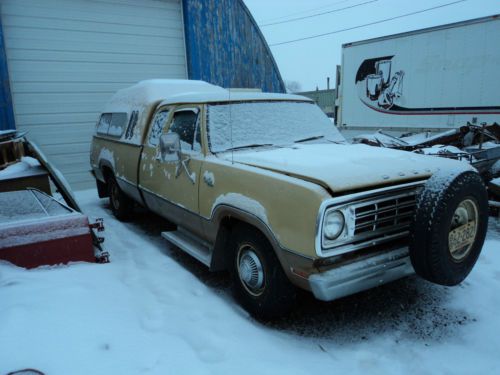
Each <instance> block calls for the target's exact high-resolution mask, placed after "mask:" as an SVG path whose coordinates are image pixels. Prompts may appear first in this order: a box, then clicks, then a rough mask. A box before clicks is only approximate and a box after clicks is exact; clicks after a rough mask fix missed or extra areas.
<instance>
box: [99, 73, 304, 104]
mask: <svg viewBox="0 0 500 375" xmlns="http://www.w3.org/2000/svg"><path fill="white" fill-rule="evenodd" d="M242 100H300V101H311V99H309V98H306V97H303V96H299V95H288V94H268V93H261V92H252V91H240V92H238V91H234V90H227V89H224V88H222V87H220V86H216V85H212V84H210V83H208V82H204V81H195V80H183V79H152V80H146V81H141V82H138V83H137V84H135V85H133V86H130V87H128V88H125V89H122V90H119V91H117V92H116V94H114V95H113V97H112V98H111V99H110V101H109V102H108V104H107V105H106V108H105V112H129V111H130V110H131V109H133V108H134V107H135V108H138V107H143V108H146V107H149V106H151V105H153V104H156V103H159V102H162V103H164V104H181V103H205V102H221V101H242Z"/></svg>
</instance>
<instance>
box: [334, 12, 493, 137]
mask: <svg viewBox="0 0 500 375" xmlns="http://www.w3.org/2000/svg"><path fill="white" fill-rule="evenodd" d="M499 38H500V15H493V16H489V17H483V18H478V19H473V20H467V21H463V22H458V23H454V24H448V25H442V26H437V27H432V28H428V29H421V30H415V31H411V32H406V33H402V34H396V35H389V36H383V37H380V38H375V39H369V40H363V41H359V42H353V43H347V44H344V45H343V46H342V65H341V68H340V69H339V72H338V74H337V86H338V89H337V93H338V98H337V101H336V118H335V120H336V124H337V125H338V126H341V127H342V128H343V129H345V131H346V132H347V134H348V135H349V134H350V133H349V132H351V133H352V134H354V135H355V134H359V132H369V131H370V130H371V129H374V130H378V129H385V130H389V131H394V132H396V131H400V132H412V131H421V130H431V131H446V130H448V129H450V128H458V127H461V126H465V125H467V123H472V124H481V123H483V122H485V123H487V124H493V123H495V122H496V123H500V96H499V95H498V88H499V87H500V68H499V67H500V49H499V48H497V44H496V43H495V41H497V40H498V39H499Z"/></svg>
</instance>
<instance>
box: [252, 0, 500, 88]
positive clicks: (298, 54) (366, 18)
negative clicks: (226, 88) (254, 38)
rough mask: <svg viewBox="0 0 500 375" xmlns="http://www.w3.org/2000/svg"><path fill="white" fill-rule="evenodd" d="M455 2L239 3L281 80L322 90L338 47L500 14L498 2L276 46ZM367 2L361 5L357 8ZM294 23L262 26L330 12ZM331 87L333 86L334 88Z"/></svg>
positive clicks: (497, 43) (475, 0)
mask: <svg viewBox="0 0 500 375" xmlns="http://www.w3.org/2000/svg"><path fill="white" fill-rule="evenodd" d="M454 1H457V0H418V1H415V0H414V1H409V0H308V1H307V0H244V2H245V4H246V5H247V6H248V8H249V9H250V11H251V12H252V14H253V16H254V18H255V20H256V21H257V23H258V24H259V25H261V30H262V32H263V34H264V36H265V38H266V40H267V42H268V44H269V45H270V46H271V51H272V52H273V55H274V58H275V59H276V62H277V63H278V67H279V69H280V71H281V75H282V77H283V79H284V80H288V81H297V82H299V83H300V84H301V88H302V89H303V90H314V89H315V88H316V86H319V88H320V89H321V88H326V77H327V76H330V77H331V79H332V82H333V81H334V80H335V78H334V77H335V66H336V65H337V64H340V59H341V45H342V44H343V43H348V42H354V41H357V40H363V39H368V38H374V37H378V36H382V35H390V34H395V33H400V32H404V31H409V30H416V29H420V28H425V27H431V26H437V25H442V24H447V23H452V22H458V21H463V20H467V19H472V18H478V17H484V16H489V15H493V14H498V13H500V0H465V1H463V2H460V3H457V4H453V5H450V6H445V7H442V8H440V9H435V10H431V11H429V12H424V13H420V14H416V15H412V16H408V17H404V18H401V19H396V20H393V21H388V22H384V23H380V24H377V25H372V26H368V27H362V28H358V29H355V30H350V31H345V32H340V33H336V34H333V35H328V36H323V37H320V38H315V39H309V40H304V41H300V42H296V43H289V44H283V45H277V46H272V45H273V44H275V43H280V42H286V41H289V40H293V39H298V38H302V37H307V36H311V35H315V34H322V33H328V32H332V31H336V30H339V29H344V28H350V27H353V26H358V25H362V24H366V23H370V22H375V21H379V20H383V19H386V18H391V17H395V16H399V15H403V14H406V13H412V12H416V11H420V10H423V9H426V8H432V7H436V6H439V5H443V4H447V3H451V2H454ZM362 3H366V4H363V5H360V6H356V5H358V4H362ZM346 7H352V8H350V9H345V10H341V11H338V12H331V13H327V14H324V15H320V16H317V17H311V18H306V19H302V20H297V21H294V22H287V23H282V24H277V25H270V26H263V25H264V24H268V23H274V22H280V21H285V20H289V19H291V18H298V17H304V16H310V15H314V14H318V13H322V12H329V11H333V10H336V9H339V8H346ZM491 47H492V48H500V40H499V37H498V35H495V36H492V40H491ZM333 85H334V83H333Z"/></svg>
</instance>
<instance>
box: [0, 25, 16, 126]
mask: <svg viewBox="0 0 500 375" xmlns="http://www.w3.org/2000/svg"><path fill="white" fill-rule="evenodd" d="M14 128H15V125H14V111H13V110H12V98H11V95H10V83H9V71H8V69H7V58H6V57H5V44H4V40H3V28H2V19H1V18H0V130H8V129H14Z"/></svg>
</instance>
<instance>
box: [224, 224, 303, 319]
mask: <svg viewBox="0 0 500 375" xmlns="http://www.w3.org/2000/svg"><path fill="white" fill-rule="evenodd" d="M231 251H232V258H231V267H230V272H231V276H232V280H233V293H234V296H235V298H236V300H237V301H238V302H239V303H240V304H241V305H242V306H243V308H245V309H246V310H247V311H248V312H249V313H250V314H251V315H253V316H254V317H256V318H258V319H265V320H269V319H273V318H278V317H282V316H284V315H286V314H288V313H289V312H290V311H291V310H292V309H293V307H294V306H295V301H296V289H295V287H294V286H293V285H292V284H291V283H290V281H289V280H288V278H287V276H286V275H285V272H284V271H283V268H282V267H281V264H280V262H279V260H278V258H277V257H276V254H275V253H274V250H273V249H272V247H271V245H270V244H269V242H268V240H267V239H266V238H265V237H264V235H262V233H261V232H259V231H258V230H255V229H253V228H251V227H246V226H242V227H239V228H238V229H237V230H236V232H235V233H234V236H233V238H232V241H231ZM256 259H257V260H256ZM252 262H254V263H253V265H256V264H258V263H260V266H261V267H260V269H261V270H262V272H261V273H260V272H257V273H255V268H252V267H250V268H247V270H250V269H252V270H253V273H252V272H250V274H252V276H253V277H252V280H249V282H248V283H247V282H245V281H244V280H245V276H244V275H243V273H244V271H242V268H244V266H245V265H246V266H249V265H252ZM257 274H261V275H262V278H261V282H259V277H256V276H255V275H257ZM247 275H248V273H247ZM247 280H248V279H247Z"/></svg>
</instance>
